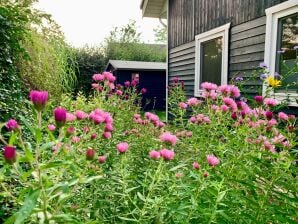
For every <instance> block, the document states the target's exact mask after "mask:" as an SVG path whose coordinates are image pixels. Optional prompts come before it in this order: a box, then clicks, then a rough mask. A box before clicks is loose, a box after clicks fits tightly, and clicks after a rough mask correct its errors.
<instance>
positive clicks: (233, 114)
mask: <svg viewBox="0 0 298 224" xmlns="http://www.w3.org/2000/svg"><path fill="white" fill-rule="evenodd" d="M231 118H232V119H233V120H237V114H236V112H233V113H232V114H231Z"/></svg>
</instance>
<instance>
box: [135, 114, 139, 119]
mask: <svg viewBox="0 0 298 224" xmlns="http://www.w3.org/2000/svg"><path fill="white" fill-rule="evenodd" d="M133 117H134V118H135V119H139V118H141V115H140V114H134V115H133Z"/></svg>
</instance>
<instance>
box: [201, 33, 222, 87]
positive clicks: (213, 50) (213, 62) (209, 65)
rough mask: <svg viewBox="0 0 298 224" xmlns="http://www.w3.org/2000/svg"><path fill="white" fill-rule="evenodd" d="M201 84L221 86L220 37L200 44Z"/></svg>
mask: <svg viewBox="0 0 298 224" xmlns="http://www.w3.org/2000/svg"><path fill="white" fill-rule="evenodd" d="M201 49H202V50H201V82H212V83H215V84H217V85H220V84H221V68H222V37H218V38H215V39H213V40H210V41H206V42H204V43H202V44H201Z"/></svg>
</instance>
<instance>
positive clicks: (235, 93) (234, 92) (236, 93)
mask: <svg viewBox="0 0 298 224" xmlns="http://www.w3.org/2000/svg"><path fill="white" fill-rule="evenodd" d="M230 90H231V94H232V97H235V98H238V97H240V90H239V88H238V87H237V86H234V85H231V86H230Z"/></svg>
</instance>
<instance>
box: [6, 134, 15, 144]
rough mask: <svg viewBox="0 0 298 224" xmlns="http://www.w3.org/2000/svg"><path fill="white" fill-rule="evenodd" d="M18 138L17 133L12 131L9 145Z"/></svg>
mask: <svg viewBox="0 0 298 224" xmlns="http://www.w3.org/2000/svg"><path fill="white" fill-rule="evenodd" d="M16 139H17V134H16V133H15V132H12V134H11V135H10V137H9V142H8V144H9V145H14V143H15V141H16Z"/></svg>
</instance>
